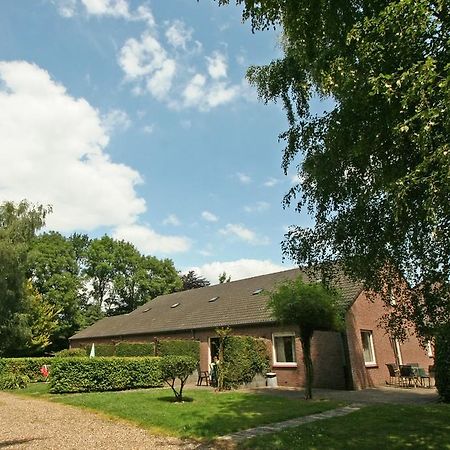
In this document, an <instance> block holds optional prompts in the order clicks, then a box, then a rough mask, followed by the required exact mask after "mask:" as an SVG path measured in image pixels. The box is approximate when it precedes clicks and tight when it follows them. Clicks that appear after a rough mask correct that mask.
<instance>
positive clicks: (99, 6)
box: [81, 0, 130, 18]
mask: <svg viewBox="0 0 450 450" xmlns="http://www.w3.org/2000/svg"><path fill="white" fill-rule="evenodd" d="M81 3H83V5H84V6H85V8H86V11H87V13H88V14H92V15H95V16H112V17H123V18H129V17H130V11H129V9H128V3H127V2H126V0H81Z"/></svg>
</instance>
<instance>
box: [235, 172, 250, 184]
mask: <svg viewBox="0 0 450 450" xmlns="http://www.w3.org/2000/svg"><path fill="white" fill-rule="evenodd" d="M236 176H237V178H238V180H239V181H240V182H241V183H242V184H250V183H251V182H252V179H251V177H250V176H248V175H247V174H245V173H242V172H238V173H237V174H236Z"/></svg>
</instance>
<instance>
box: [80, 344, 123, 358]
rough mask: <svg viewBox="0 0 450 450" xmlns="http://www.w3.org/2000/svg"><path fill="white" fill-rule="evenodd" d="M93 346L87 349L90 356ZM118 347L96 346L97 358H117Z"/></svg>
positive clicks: (111, 345)
mask: <svg viewBox="0 0 450 450" xmlns="http://www.w3.org/2000/svg"><path fill="white" fill-rule="evenodd" d="M91 347H92V346H91V345H88V346H87V347H86V352H87V354H88V355H89V354H90V352H91ZM115 354H116V346H115V345H114V344H95V356H115Z"/></svg>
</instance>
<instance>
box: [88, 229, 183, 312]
mask: <svg viewBox="0 0 450 450" xmlns="http://www.w3.org/2000/svg"><path fill="white" fill-rule="evenodd" d="M84 273H85V275H86V282H87V283H88V284H89V285H90V286H91V292H90V295H91V297H92V300H93V306H94V309H96V311H97V314H101V312H102V311H105V312H106V313H107V314H108V315H112V314H122V313H127V312H130V311H133V310H134V309H136V308H137V307H138V306H140V305H142V304H144V303H145V302H147V301H148V300H151V299H153V298H155V297H157V296H158V295H161V294H169V293H171V292H175V291H177V290H179V289H180V288H181V286H182V283H181V280H180V277H179V276H178V272H177V270H176V269H175V267H174V265H173V262H172V261H171V260H170V259H163V260H160V259H158V258H155V257H154V256H146V255H142V254H141V253H140V252H139V251H138V250H137V249H136V247H134V245H133V244H130V243H129V242H125V241H118V240H115V239H112V238H110V237H109V236H106V235H105V236H103V237H102V238H100V239H93V240H92V241H91V242H90V243H89V245H88V247H87V250H86V259H85V268H84ZM91 306H92V305H91ZM91 310H92V308H91ZM91 312H92V311H91ZM94 312H95V311H94ZM93 317H94V318H95V314H94V316H93Z"/></svg>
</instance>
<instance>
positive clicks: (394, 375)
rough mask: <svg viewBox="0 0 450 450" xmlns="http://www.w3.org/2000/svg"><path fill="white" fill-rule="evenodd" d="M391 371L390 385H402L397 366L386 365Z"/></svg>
mask: <svg viewBox="0 0 450 450" xmlns="http://www.w3.org/2000/svg"><path fill="white" fill-rule="evenodd" d="M386 366H387V368H388V371H389V384H400V370H399V369H398V366H397V364H393V363H391V364H386Z"/></svg>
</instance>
